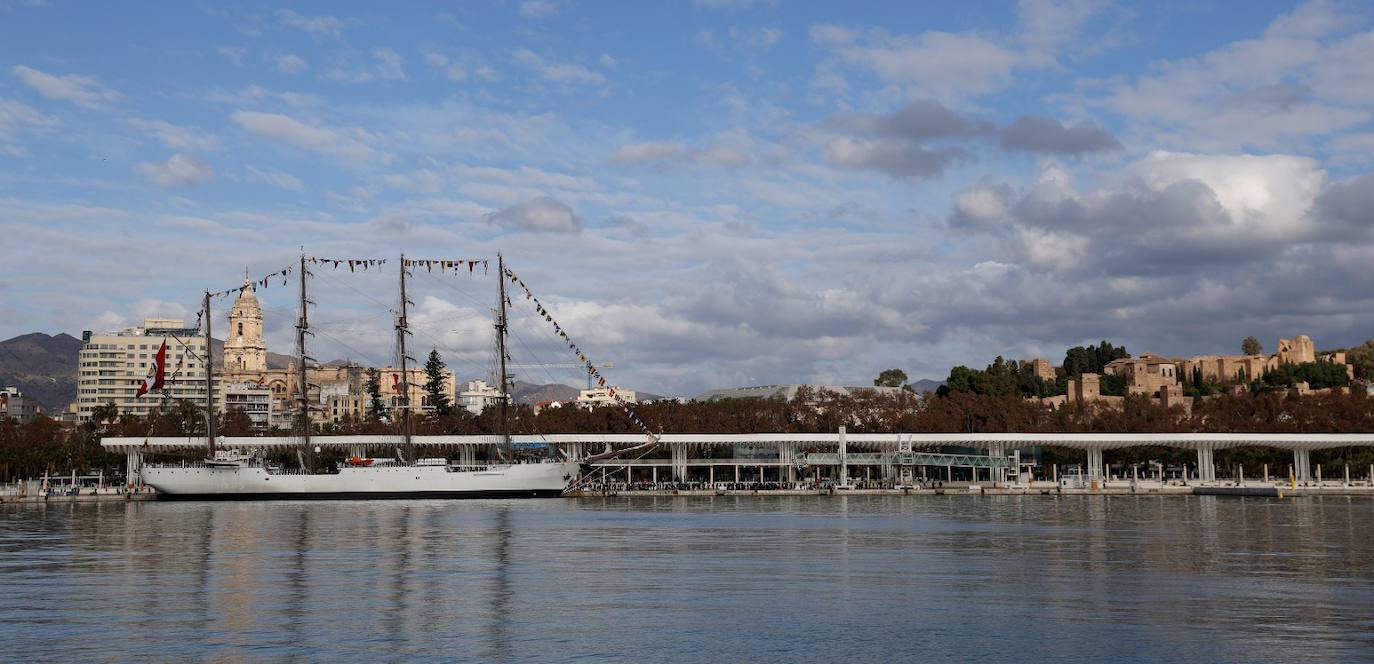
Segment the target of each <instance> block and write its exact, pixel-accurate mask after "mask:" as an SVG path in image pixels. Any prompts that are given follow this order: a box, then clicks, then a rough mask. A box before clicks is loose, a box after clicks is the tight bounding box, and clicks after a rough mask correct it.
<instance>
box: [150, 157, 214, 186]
mask: <svg viewBox="0 0 1374 664" xmlns="http://www.w3.org/2000/svg"><path fill="white" fill-rule="evenodd" d="M138 170H139V171H140V172H142V173H143V175H144V176H145V177H147V178H148V179H149V180H151V181H152V182H153V183H154V184H157V185H159V186H163V187H184V186H188V185H194V184H201V183H204V182H209V181H210V180H213V179H214V178H215V170H214V169H213V168H210V165H209V164H206V163H205V162H203V161H201V160H199V159H196V158H195V157H191V156H188V155H184V154H181V153H179V152H178V153H177V154H174V155H172V156H171V157H169V158H168V159H167V161H163V162H144V163H141V164H139V165H138Z"/></svg>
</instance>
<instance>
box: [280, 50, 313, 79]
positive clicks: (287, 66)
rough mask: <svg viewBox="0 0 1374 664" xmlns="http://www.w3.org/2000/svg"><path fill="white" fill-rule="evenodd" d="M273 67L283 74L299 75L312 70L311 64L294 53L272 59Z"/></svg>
mask: <svg viewBox="0 0 1374 664" xmlns="http://www.w3.org/2000/svg"><path fill="white" fill-rule="evenodd" d="M272 66H273V67H275V68H276V69H277V71H279V72H281V73H283V74H299V73H301V72H303V71H305V70H307V69H309V68H310V62H309V61H307V60H306V59H305V58H302V57H301V56H299V55H296V54H294V53H287V54H286V55H279V56H277V57H275V58H272Z"/></svg>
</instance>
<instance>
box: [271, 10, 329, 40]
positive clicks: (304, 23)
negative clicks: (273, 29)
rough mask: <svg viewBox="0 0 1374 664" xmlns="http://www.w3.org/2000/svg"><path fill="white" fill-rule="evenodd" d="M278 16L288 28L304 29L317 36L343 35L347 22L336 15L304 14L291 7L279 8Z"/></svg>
mask: <svg viewBox="0 0 1374 664" xmlns="http://www.w3.org/2000/svg"><path fill="white" fill-rule="evenodd" d="M277 17H278V18H279V19H281V23H282V25H284V26H286V27H288V28H295V29H297V30H303V31H305V32H307V33H309V34H311V35H314V36H317V37H321V36H323V37H333V38H334V39H339V38H341V37H343V30H344V26H345V22H344V20H343V19H340V18H338V17H335V16H303V15H301V14H298V13H296V12H294V11H291V10H289V9H280V10H277Z"/></svg>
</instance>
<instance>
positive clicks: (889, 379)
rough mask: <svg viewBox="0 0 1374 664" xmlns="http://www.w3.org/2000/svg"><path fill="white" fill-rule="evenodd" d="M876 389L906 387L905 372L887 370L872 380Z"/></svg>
mask: <svg viewBox="0 0 1374 664" xmlns="http://www.w3.org/2000/svg"><path fill="white" fill-rule="evenodd" d="M873 384H874V385H875V386H877V387H901V386H903V385H906V372H905V371H902V370H901V369H887V370H885V371H883V372H882V373H880V374H878V377H877V378H875V379H873Z"/></svg>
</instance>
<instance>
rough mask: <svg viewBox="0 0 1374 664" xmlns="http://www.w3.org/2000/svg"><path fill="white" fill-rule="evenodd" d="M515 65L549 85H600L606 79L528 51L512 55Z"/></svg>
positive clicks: (590, 71) (585, 69) (570, 64)
mask: <svg viewBox="0 0 1374 664" xmlns="http://www.w3.org/2000/svg"><path fill="white" fill-rule="evenodd" d="M512 59H513V60H514V61H515V64H517V65H520V66H522V67H525V68H526V69H529V70H530V71H533V72H535V73H536V74H538V75H539V77H540V78H542V79H544V80H545V81H549V82H551V83H564V84H568V85H600V84H602V83H605V82H606V77H605V76H602V75H601V74H598V73H597V72H594V71H592V70H590V69H587V68H586V67H583V66H582V65H577V64H572V63H567V62H557V61H553V60H547V59H545V58H543V57H540V56H539V55H537V54H535V52H534V51H531V50H529V49H525V48H522V49H519V50H517V51H515V53H514V54H513V55H512Z"/></svg>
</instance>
